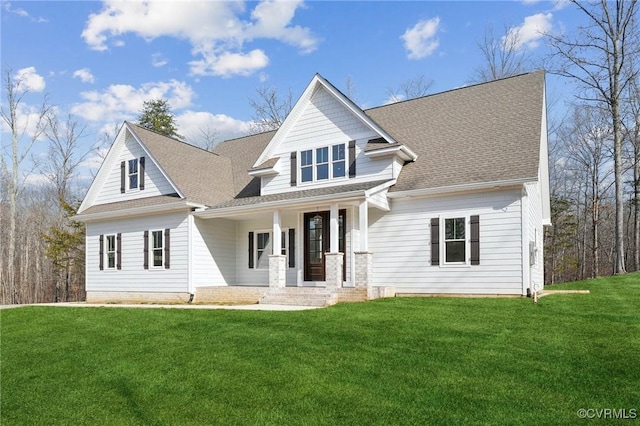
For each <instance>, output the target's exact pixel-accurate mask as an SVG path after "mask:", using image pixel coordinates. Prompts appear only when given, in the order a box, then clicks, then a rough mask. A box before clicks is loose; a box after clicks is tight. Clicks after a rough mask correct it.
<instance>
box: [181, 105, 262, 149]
mask: <svg viewBox="0 0 640 426" xmlns="http://www.w3.org/2000/svg"><path fill="white" fill-rule="evenodd" d="M176 124H177V126H178V131H179V133H180V134H181V135H183V136H184V137H185V139H186V140H187V142H190V143H198V142H199V141H200V140H201V139H202V138H203V135H202V130H205V131H206V130H209V131H210V132H212V133H215V141H216V142H220V141H223V140H227V139H231V138H234V137H238V136H242V135H246V134H247V133H248V132H249V131H250V130H251V122H248V121H242V120H237V119H235V118H232V117H229V116H228V115H225V114H211V113H209V112H201V111H190V110H187V111H185V112H183V113H182V114H180V115H178V116H176Z"/></svg>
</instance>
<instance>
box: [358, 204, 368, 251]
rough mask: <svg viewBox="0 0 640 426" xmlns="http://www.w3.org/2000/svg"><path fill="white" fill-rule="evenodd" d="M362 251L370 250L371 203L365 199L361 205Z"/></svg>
mask: <svg viewBox="0 0 640 426" xmlns="http://www.w3.org/2000/svg"><path fill="white" fill-rule="evenodd" d="M358 213H359V214H358V216H359V219H360V220H359V228H360V251H361V252H366V251H369V203H367V200H364V201H363V202H361V203H360V206H359V212H358Z"/></svg>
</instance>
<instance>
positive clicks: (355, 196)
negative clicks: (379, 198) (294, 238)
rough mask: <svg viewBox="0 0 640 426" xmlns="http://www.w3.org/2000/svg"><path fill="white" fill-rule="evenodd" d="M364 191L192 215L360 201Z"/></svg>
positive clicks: (212, 214)
mask: <svg viewBox="0 0 640 426" xmlns="http://www.w3.org/2000/svg"><path fill="white" fill-rule="evenodd" d="M365 196H366V195H365V191H364V190H358V191H350V192H343V193H341V194H326V195H318V196H315V197H308V198H302V199H301V198H296V199H290V200H278V201H267V202H261V203H259V204H248V205H244V206H233V207H222V208H219V209H209V210H204V211H197V212H194V213H193V215H194V216H197V217H200V218H203V219H210V218H214V217H229V215H231V214H238V213H240V214H241V213H257V212H266V211H272V210H273V209H275V208H287V207H305V206H307V205H309V206H317V205H318V204H319V203H324V202H337V201H341V202H346V201H359V200H360V201H361V200H363V199H364V198H365Z"/></svg>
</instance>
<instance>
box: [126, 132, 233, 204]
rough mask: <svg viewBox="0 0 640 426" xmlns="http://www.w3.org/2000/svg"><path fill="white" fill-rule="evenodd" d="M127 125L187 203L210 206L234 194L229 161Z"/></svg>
mask: <svg viewBox="0 0 640 426" xmlns="http://www.w3.org/2000/svg"><path fill="white" fill-rule="evenodd" d="M128 124H129V126H130V128H131V129H132V130H133V132H134V133H135V134H136V136H138V138H139V139H140V141H141V142H142V144H143V145H144V146H145V147H146V148H147V149H148V150H149V152H150V153H151V155H153V157H154V158H155V159H156V160H157V161H158V163H159V165H160V167H162V168H163V169H164V171H165V172H166V173H167V175H169V177H170V178H171V180H172V181H173V182H174V183H175V184H176V186H177V187H178V189H179V190H180V192H182V193H183V194H184V195H185V197H186V198H187V199H188V200H189V201H192V202H194V203H199V204H205V205H209V206H211V205H214V204H218V203H220V202H222V201H225V200H228V199H230V198H232V197H233V196H234V195H235V193H234V191H233V187H234V185H233V173H232V164H231V160H230V159H229V158H225V157H222V156H220V155H217V154H214V153H211V152H209V151H205V150H204V149H201V148H198V147H195V146H193V145H189V144H187V143H184V142H181V141H178V140H176V139H171V138H167V137H166V136H162V135H160V134H158V133H155V132H152V131H150V130H147V129H145V128H143V127H140V126H138V125H136V124H132V123H128Z"/></svg>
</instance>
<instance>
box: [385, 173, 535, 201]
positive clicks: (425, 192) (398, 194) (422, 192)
mask: <svg viewBox="0 0 640 426" xmlns="http://www.w3.org/2000/svg"><path fill="white" fill-rule="evenodd" d="M537 180H538V179H537V178H521V179H511V180H501V181H494V182H480V183H469V184H463V185H452V186H441V187H438V188H421V189H410V190H407V191H394V192H391V191H390V192H389V193H388V194H387V197H389V198H411V197H424V196H429V195H442V194H448V193H455V192H465V191H479V190H487V189H505V188H510V187H512V188H518V187H520V186H522V185H524V184H525V183H529V182H537Z"/></svg>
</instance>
